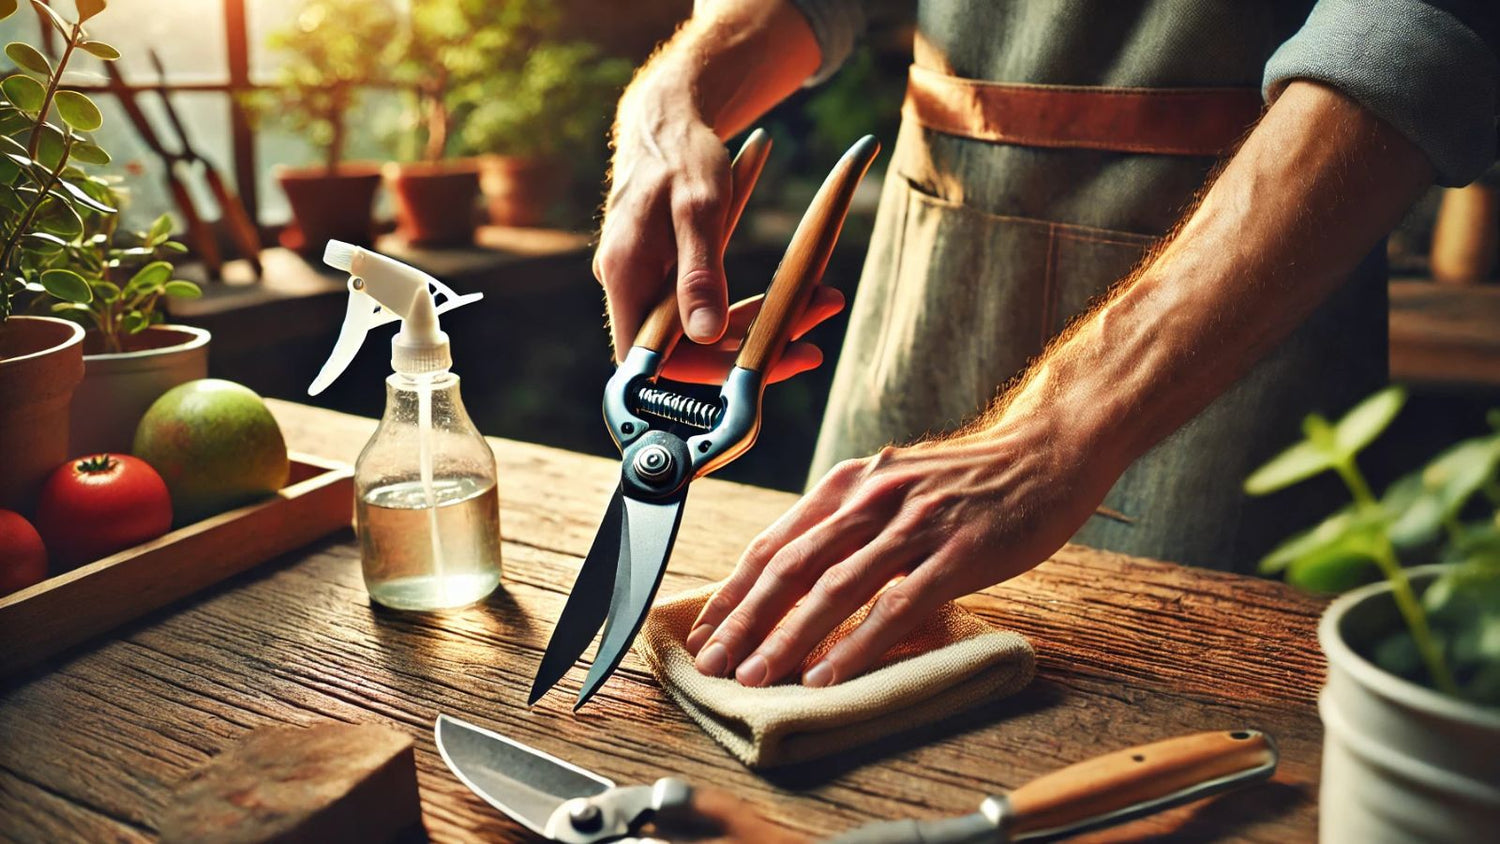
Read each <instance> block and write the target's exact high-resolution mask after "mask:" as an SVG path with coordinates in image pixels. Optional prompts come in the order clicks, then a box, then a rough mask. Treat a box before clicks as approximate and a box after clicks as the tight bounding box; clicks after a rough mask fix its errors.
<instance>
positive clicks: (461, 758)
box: [434, 715, 615, 835]
mask: <svg viewBox="0 0 1500 844" xmlns="http://www.w3.org/2000/svg"><path fill="white" fill-rule="evenodd" d="M434 734H435V736H436V739H437V748H438V752H439V753H441V754H442V756H443V761H444V762H447V763H448V768H449V770H451V771H453V773H454V775H455V776H457V777H458V778H459V780H461V781H462V782H463V784H464V785H467V786H468V787H469V789H470V790H471V791H473V792H474V793H475V794H477V795H479V796H480V797H482V798H484V802H486V803H488V804H490V805H491V806H494V807H495V808H496V809H499V810H500V811H502V812H504V813H505V814H507V815H509V816H510V817H511V818H513V819H515V820H516V821H518V822H519V823H521V824H522V825H523V826H525V827H526V828H527V829H530V830H531V831H532V832H535V833H537V834H538V835H546V834H547V833H546V829H547V821H548V820H549V819H550V818H551V817H552V813H553V812H555V811H557V807H559V806H561V805H562V804H563V803H566V802H567V801H569V800H572V799H573V798H575V797H593V796H595V795H597V794H603V793H604V792H606V791H608V790H609V789H611V788H614V787H615V784H614V783H613V782H610V781H609V780H607V779H605V778H604V777H601V776H599V775H598V774H596V773H594V772H593V771H587V770H584V769H583V768H580V767H578V766H577V765H573V764H570V763H568V762H564V761H563V760H561V759H558V758H557V757H555V756H552V755H550V754H547V753H543V752H542V751H540V750H535V749H533V748H530V747H527V746H526V745H524V744H521V743H520V742H517V741H512V740H511V739H508V738H506V737H505V736H502V735H499V734H497V733H492V732H490V731H489V730H486V729H483V728H480V727H476V726H474V725H473V724H469V723H465V722H464V721H460V720H459V719H457V718H453V717H451V716H448V715H439V716H438V719H437V726H436V727H435V728H434Z"/></svg>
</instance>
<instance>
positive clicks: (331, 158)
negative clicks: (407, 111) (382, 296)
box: [251, 0, 397, 252]
mask: <svg viewBox="0 0 1500 844" xmlns="http://www.w3.org/2000/svg"><path fill="white" fill-rule="evenodd" d="M396 23H397V19H396V14H395V12H394V11H393V10H392V9H391V7H390V6H389V5H387V4H386V3H385V2H383V0H308V2H307V4H306V5H305V6H304V7H303V8H302V11H301V13H300V14H298V15H297V18H296V20H295V22H294V23H293V25H292V26H291V27H288V28H287V29H284V30H281V31H278V32H275V33H272V34H271V36H270V38H269V45H270V47H271V48H272V49H274V50H278V51H280V52H281V53H282V54H283V55H284V56H285V63H284V64H283V65H282V67H281V71H280V75H279V78H278V80H277V83H276V84H277V94H276V95H275V96H274V97H272V98H270V100H269V101H268V100H267V99H265V98H260V99H252V100H251V103H252V104H253V105H254V106H255V111H256V112H258V113H262V114H266V113H269V114H270V115H271V116H273V117H274V118H275V119H278V120H282V121H285V122H286V123H287V124H288V125H289V126H291V127H292V128H293V129H295V130H296V131H298V132H300V133H301V134H302V135H303V136H304V137H305V138H307V140H308V141H309V142H311V143H312V144H313V145H314V146H316V147H317V148H318V150H319V151H320V153H321V156H322V163H321V164H319V165H316V166H311V167H280V168H278V169H277V171H276V179H277V181H278V182H279V183H280V184H281V188H282V190H283V191H285V192H286V197H287V201H288V202H289V203H290V204H291V206H292V224H291V225H289V226H288V227H287V228H286V229H284V230H283V231H282V235H281V244H282V245H283V246H285V247H287V248H289V249H294V250H297V251H304V252H305V251H309V250H311V251H319V250H321V249H322V248H323V244H324V243H326V242H327V241H328V240H330V239H332V240H344V241H348V242H350V243H358V244H362V245H369V244H370V243H371V242H372V241H373V240H374V225H373V222H372V220H371V206H372V204H373V202H374V199H375V191H376V190H377V189H378V188H379V187H380V168H379V166H378V165H375V164H353V163H349V162H345V161H344V153H345V150H346V148H347V146H348V139H349V127H348V124H347V122H346V121H347V116H348V113H349V110H350V109H351V108H352V107H354V105H355V104H356V102H357V100H358V97H359V91H360V86H368V85H371V84H379V83H382V82H385V81H388V79H389V74H388V73H387V67H388V64H389V62H388V57H389V53H388V52H387V51H388V49H389V47H390V44H391V42H392V40H393V39H394V38H395V37H396V31H397V26H396Z"/></svg>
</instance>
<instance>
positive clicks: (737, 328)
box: [724, 284, 844, 347]
mask: <svg viewBox="0 0 1500 844" xmlns="http://www.w3.org/2000/svg"><path fill="white" fill-rule="evenodd" d="M765 298H766V297H765V294H764V293H762V294H758V295H755V296H751V297H749V298H748V299H741V300H740V301H738V302H735V303H734V305H733V306H732V307H730V309H729V327H728V328H727V329H725V331H724V334H725V339H729V338H733V339H734V342H735V345H736V347H738V345H739V342H740V340H741V338H743V337H744V336H745V332H747V331H749V330H750V323H751V322H753V321H754V320H755V318H756V317H757V316H759V315H760V305H761V302H763V301H765ZM843 309H844V294H843V292H842V291H840V290H839V289H838V288H836V287H829V286H827V285H825V284H820V285H818V286H817V287H814V288H813V293H812V296H811V297H810V298H809V299H808V301H807V306H806V307H804V308H803V309H802V312H801V313H799V314H798V315H797V319H796V320H795V321H793V323H792V333H791V338H792V339H793V340H795V339H797V338H799V337H801V336H802V335H804V334H806V333H807V332H809V331H811V330H813V329H814V328H816V327H817V326H818V325H819V324H820V323H822V322H823V321H825V320H827V319H828V318H829V317H831V316H833V315H835V314H837V313H838V312H839V311H842V310H843Z"/></svg>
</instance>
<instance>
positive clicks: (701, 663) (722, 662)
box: [693, 642, 729, 677]
mask: <svg viewBox="0 0 1500 844" xmlns="http://www.w3.org/2000/svg"><path fill="white" fill-rule="evenodd" d="M693 664H694V665H696V666H697V668H698V671H700V672H701V673H703V674H707V675H708V676H710V677H722V676H724V674H725V672H727V671H728V670H729V651H728V649H726V648H725V647H724V646H723V645H722V644H720V643H719V642H713V643H711V644H709V646H708V647H706V648H704V649H703V653H700V654H698V659H697V660H695V661H694V663H693Z"/></svg>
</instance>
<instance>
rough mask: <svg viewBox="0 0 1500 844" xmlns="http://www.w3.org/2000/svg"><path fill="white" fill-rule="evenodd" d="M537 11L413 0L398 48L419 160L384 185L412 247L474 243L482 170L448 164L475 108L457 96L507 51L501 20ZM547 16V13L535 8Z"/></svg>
mask: <svg viewBox="0 0 1500 844" xmlns="http://www.w3.org/2000/svg"><path fill="white" fill-rule="evenodd" d="M533 5H537V4H534V3H533V2H531V0H524V2H516V3H489V2H485V0H413V2H412V4H411V16H410V23H409V25H408V26H407V27H406V28H405V29H404V30H403V33H402V37H401V39H400V41H399V42H398V44H397V46H396V55H397V56H399V62H398V63H397V66H396V77H397V80H398V82H399V83H400V84H401V85H402V86H403V87H404V88H405V90H406V93H407V96H408V99H409V107H408V108H407V111H406V125H405V127H404V128H405V129H406V130H407V132H406V136H407V138H408V139H409V141H410V142H412V145H414V146H416V147H417V148H418V149H417V153H416V155H415V156H414V157H415V158H416V160H415V161H402V162H391V163H389V164H387V165H386V167H385V179H386V184H387V185H388V186H389V187H390V189H391V194H392V196H393V198H394V200H395V208H396V232H397V234H399V235H401V237H402V238H404V239H405V240H406V241H407V242H408V243H410V244H412V245H413V246H437V247H441V246H461V245H464V244H468V243H472V242H473V240H474V228H475V225H476V224H477V222H478V221H477V218H476V208H477V204H478V199H479V168H478V165H477V163H476V162H474V161H473V160H471V159H450V158H448V157H447V156H448V149H449V146H450V144H449V142H450V139H451V137H452V135H453V129H454V126H455V124H456V123H457V121H458V120H459V119H461V118H462V116H463V114H464V113H465V112H466V111H467V109H468V107H469V104H467V103H465V102H463V101H461V100H460V99H459V96H460V94H461V93H462V92H464V91H466V90H468V87H469V83H470V80H472V79H473V78H475V77H476V76H478V75H481V74H483V73H485V72H486V71H487V68H488V67H489V65H490V58H489V56H490V54H492V53H494V52H496V51H501V52H503V51H504V49H505V44H504V39H505V38H506V37H507V32H506V31H505V29H504V28H503V27H502V26H501V25H499V23H498V22H499V21H502V20H506V19H515V18H517V17H518V16H522V17H524V13H525V12H526V11H527V10H528V9H529V8H530V7H531V6H533ZM537 11H538V12H540V11H541V6H539V5H538V6H537Z"/></svg>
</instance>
